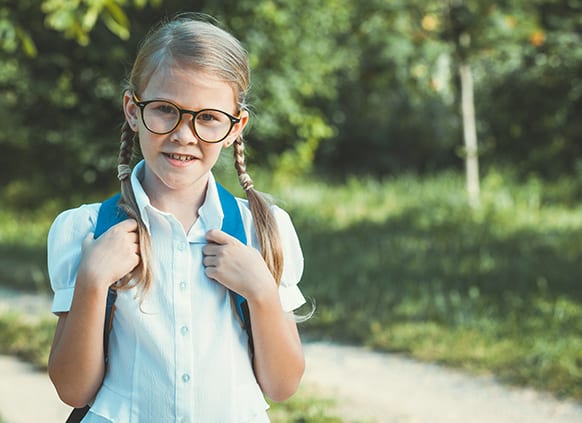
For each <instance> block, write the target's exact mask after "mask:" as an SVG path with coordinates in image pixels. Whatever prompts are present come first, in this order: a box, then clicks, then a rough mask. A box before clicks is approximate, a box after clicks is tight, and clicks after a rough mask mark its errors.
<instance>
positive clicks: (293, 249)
mask: <svg viewBox="0 0 582 423" xmlns="http://www.w3.org/2000/svg"><path fill="white" fill-rule="evenodd" d="M238 202H239V208H240V211H241V216H242V218H243V223H244V225H245V229H246V232H247V238H248V239H250V240H251V242H250V245H251V246H253V247H254V248H256V249H259V248H260V247H259V242H258V240H257V234H256V232H255V229H254V225H253V218H252V216H251V211H250V210H249V205H248V201H247V200H243V199H240V198H239V199H238ZM271 211H272V212H273V215H274V216H275V220H276V222H277V227H278V229H279V234H280V236H281V244H282V247H283V274H282V275H281V283H280V284H279V298H280V300H281V306H282V308H283V310H284V311H285V312H286V313H288V312H291V311H293V310H296V309H297V308H299V307H301V306H302V305H303V304H305V302H306V301H305V297H304V296H303V294H302V293H301V290H300V289H299V287H298V286H297V284H298V283H299V281H300V280H301V276H302V275H303V253H302V251H301V245H300V243H299V238H298V237H297V232H296V231H295V227H294V226H293V223H292V222H291V218H290V217H289V214H288V213H287V212H286V211H285V210H283V209H281V208H280V207H277V206H272V207H271Z"/></svg>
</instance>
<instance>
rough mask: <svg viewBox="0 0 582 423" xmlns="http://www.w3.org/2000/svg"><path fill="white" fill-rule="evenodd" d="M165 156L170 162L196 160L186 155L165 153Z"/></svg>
mask: <svg viewBox="0 0 582 423" xmlns="http://www.w3.org/2000/svg"><path fill="white" fill-rule="evenodd" d="M166 156H168V157H169V158H170V159H172V160H178V161H180V162H189V161H192V160H195V159H196V157H194V156H190V155H188V154H175V153H166Z"/></svg>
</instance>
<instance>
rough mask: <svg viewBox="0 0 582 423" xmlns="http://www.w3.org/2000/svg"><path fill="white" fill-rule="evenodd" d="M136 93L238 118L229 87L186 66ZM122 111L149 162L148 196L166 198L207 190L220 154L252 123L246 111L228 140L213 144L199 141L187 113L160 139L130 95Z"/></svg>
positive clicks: (156, 76) (158, 76)
mask: <svg viewBox="0 0 582 423" xmlns="http://www.w3.org/2000/svg"><path fill="white" fill-rule="evenodd" d="M136 94H137V95H138V96H140V98H139V100H140V101H148V100H167V101H170V102H172V103H174V104H175V105H176V106H178V107H179V108H181V109H187V110H194V111H197V110H200V109H218V110H222V111H224V112H227V113H229V114H231V115H233V116H237V117H238V116H239V111H238V110H237V103H236V101H235V93H234V90H233V88H232V86H231V85H229V84H228V83H226V82H224V81H221V80H218V79H216V78H215V77H213V76H212V75H210V74H207V73H204V72H197V71H193V70H191V69H187V68H186V69H183V68H179V67H173V68H171V69H170V70H167V71H160V72H156V73H155V74H154V75H153V76H152V78H151V79H150V81H149V82H148V84H147V86H146V87H145V89H144V91H143V92H141V93H136ZM124 111H125V115H126V119H127V122H128V123H129V125H130V126H131V128H132V129H133V130H134V131H137V132H138V133H139V141H140V147H141V152H142V154H143V157H144V160H145V164H146V166H145V175H144V180H143V181H142V183H143V186H144V189H145V190H146V192H147V193H148V195H149V196H150V197H151V196H156V195H163V194H164V193H167V192H168V190H171V191H183V192H185V193H190V194H192V193H193V192H194V193H201V192H203V190H204V189H205V188H206V183H207V181H208V176H209V172H210V170H211V169H212V167H213V166H214V165H215V164H216V161H217V160H218V157H219V155H220V152H221V150H222V149H223V148H226V147H229V146H230V145H231V144H232V143H233V142H234V141H235V140H236V138H237V137H238V136H240V134H241V132H242V130H243V128H244V127H245V125H246V124H247V122H248V113H247V112H246V111H243V112H242V114H241V115H240V118H241V120H240V122H239V123H236V124H234V126H233V128H232V130H231V132H230V134H229V135H228V136H227V137H226V138H225V139H224V140H222V141H220V142H218V143H214V144H210V143H206V142H204V141H202V140H200V139H198V138H197V136H196V134H195V132H194V130H193V126H192V119H193V117H192V116H191V115H189V114H185V115H184V116H183V117H182V120H181V121H180V123H179V124H178V126H177V127H176V129H174V130H173V131H172V132H170V133H169V134H165V135H157V134H154V133H152V132H150V131H149V130H148V129H147V128H146V127H145V126H144V123H143V120H142V119H141V112H140V109H139V107H138V106H137V105H136V104H135V102H134V100H133V93H131V92H126V93H125V94H124Z"/></svg>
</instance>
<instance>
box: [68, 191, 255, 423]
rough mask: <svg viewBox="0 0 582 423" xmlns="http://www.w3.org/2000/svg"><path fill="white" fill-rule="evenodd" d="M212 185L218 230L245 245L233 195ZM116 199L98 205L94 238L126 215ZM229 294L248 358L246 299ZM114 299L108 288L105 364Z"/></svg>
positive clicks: (82, 411)
mask: <svg viewBox="0 0 582 423" xmlns="http://www.w3.org/2000/svg"><path fill="white" fill-rule="evenodd" d="M216 188H217V190H218V197H219V199H220V204H221V206H222V211H223V213H224V219H223V221H222V228H221V229H222V231H223V232H226V233H227V234H229V235H231V236H233V237H235V238H237V239H238V240H239V241H240V242H242V243H243V244H246V243H247V237H246V234H245V229H244V225H243V221H242V216H241V214H240V209H239V208H238V203H237V201H236V198H235V197H234V195H232V194H231V193H230V192H229V191H228V190H226V188H224V187H223V186H222V185H220V184H219V183H218V182H217V183H216ZM120 198H121V194H119V193H118V194H116V195H114V196H113V197H110V198H108V199H107V200H105V201H104V202H103V203H101V206H100V207H99V214H98V215H97V223H96V225H95V231H94V238H95V239H97V238H99V237H100V236H101V235H102V234H103V233H105V232H106V231H107V230H108V229H109V228H111V227H112V226H113V225H115V224H117V223H120V222H122V221H123V220H125V219H127V215H126V214H125V213H124V212H123V211H122V210H121V209H120V208H119V207H118V203H119V199H120ZM229 294H230V296H231V299H232V301H233V304H234V306H235V309H236V314H237V316H238V318H239V319H240V321H241V325H242V327H243V328H244V330H245V331H246V333H247V336H248V339H249V352H250V354H251V360H252V356H253V338H252V332H251V320H250V316H249V308H248V304H247V301H246V299H245V298H244V297H242V296H241V295H239V294H238V293H236V292H234V291H231V290H229ZM116 298H117V291H116V290H115V289H114V288H109V291H108V292H107V305H106V309H105V327H104V330H103V351H104V352H105V364H106V365H107V362H108V360H109V353H108V351H109V332H110V331H111V325H112V321H113V311H114V304H115V300H116ZM89 408H90V406H89V405H86V406H85V407H83V408H75V409H73V411H72V412H71V414H70V415H69V418H68V419H67V421H66V423H78V422H80V421H81V420H82V419H83V417H85V415H86V414H87V412H88V411H89Z"/></svg>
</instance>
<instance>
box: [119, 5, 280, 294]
mask: <svg viewBox="0 0 582 423" xmlns="http://www.w3.org/2000/svg"><path fill="white" fill-rule="evenodd" d="M165 66H182V67H185V68H188V69H192V70H193V71H200V72H207V73H211V74H213V75H216V76H217V77H219V78H220V79H221V80H223V81H225V82H226V83H228V84H230V85H231V86H232V87H233V90H234V92H235V95H236V101H237V104H238V108H239V111H242V110H245V109H246V108H247V106H246V103H245V100H246V97H247V94H248V89H249V84H250V69H249V65H248V60H247V53H246V51H245V50H244V48H243V47H242V46H241V44H240V43H239V41H238V40H237V39H236V38H234V37H233V36H232V35H231V34H229V33H228V32H226V31H224V30H222V29H220V28H219V27H217V26H216V25H214V24H212V23H210V22H208V21H204V20H201V16H200V15H198V14H181V15H178V16H176V17H175V18H173V19H171V20H167V21H163V22H161V23H160V24H159V25H158V26H156V27H154V28H153V29H152V30H151V31H150V32H149V33H148V34H147V36H146V37H145V39H144V40H143V42H142V44H141V46H140V48H139V50H138V53H137V57H136V60H135V62H134V65H133V68H132V71H131V73H130V77H129V80H128V81H127V83H126V87H125V89H126V90H129V91H130V92H135V93H139V92H141V91H143V90H144V89H145V87H146V86H147V83H148V82H149V80H150V78H151V77H152V75H153V74H154V73H155V72H157V71H159V70H160V69H161V68H162V67H165ZM137 139H138V134H137V133H135V132H133V131H132V129H131V128H130V126H129V124H128V122H127V121H126V122H124V124H123V127H122V130H121V145H120V151H119V160H118V163H119V165H120V166H127V165H129V164H130V161H131V158H132V155H133V151H134V146H135V143H136V142H137ZM233 147H234V148H233V150H234V165H235V168H236V171H237V175H238V179H239V183H240V185H241V186H242V188H243V189H244V191H245V193H246V196H247V199H248V202H249V208H250V210H251V213H252V216H253V221H254V224H255V229H256V233H257V238H258V240H259V245H260V249H261V254H262V256H263V259H264V260H265V262H266V264H267V266H268V268H269V270H270V271H271V273H272V274H273V277H274V278H275V281H276V282H277V284H279V282H280V279H281V274H282V271H283V252H282V247H281V240H280V236H279V231H278V229H277V224H276V221H275V218H274V216H273V214H272V212H271V207H270V204H269V203H268V202H267V201H266V200H265V198H264V197H263V195H261V194H260V193H259V192H257V191H256V190H255V189H254V184H253V180H252V179H251V177H250V176H249V174H248V172H247V170H246V163H245V145H244V140H243V138H242V135H241V136H240V137H239V138H238V139H236V141H235V142H234V144H233ZM120 179H121V195H122V199H121V201H120V206H121V207H122V208H123V210H124V211H125V212H126V213H127V214H128V215H129V216H130V217H132V218H134V219H135V220H137V222H138V224H139V227H138V233H139V242H140V254H141V261H140V264H139V265H138V267H137V268H136V269H134V271H133V272H132V273H131V274H129V275H127V276H126V277H125V278H124V279H123V280H122V281H121V282H120V283H119V288H121V289H129V288H132V287H134V286H136V287H138V288H139V289H140V290H141V292H142V293H145V292H146V291H147V290H148V288H149V287H150V285H151V282H152V271H151V264H150V263H151V240H150V238H149V234H148V232H147V230H146V227H145V225H144V222H143V220H142V219H141V216H140V213H139V208H138V205H137V202H136V199H135V195H134V192H133V189H132V186H131V181H130V179H131V178H130V177H129V175H127V174H126V172H124V174H123V175H121V174H120Z"/></svg>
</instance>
